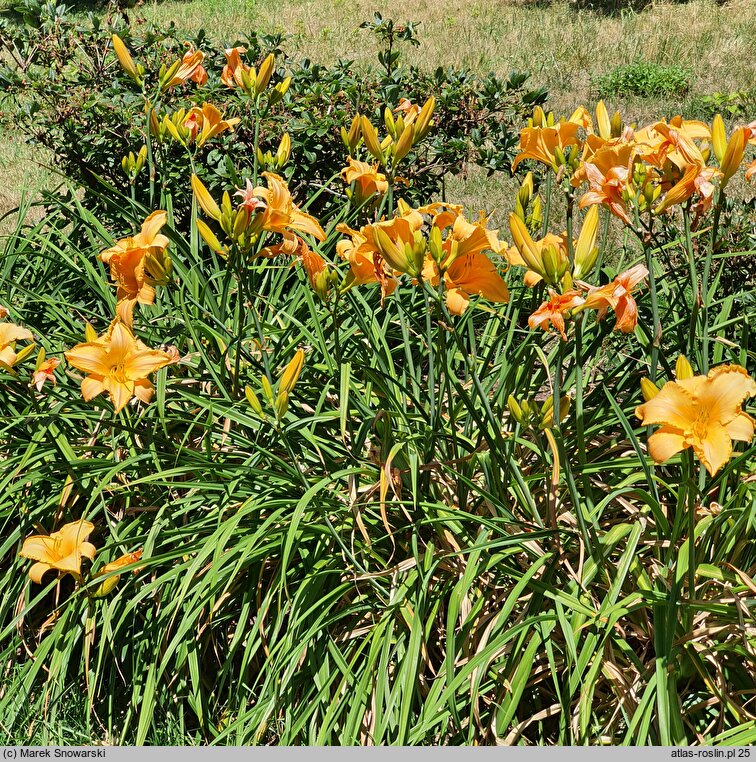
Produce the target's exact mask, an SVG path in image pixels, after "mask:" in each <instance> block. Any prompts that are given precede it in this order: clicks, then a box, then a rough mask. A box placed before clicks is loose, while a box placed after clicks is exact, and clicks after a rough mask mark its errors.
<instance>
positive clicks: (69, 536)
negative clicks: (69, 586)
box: [19, 520, 97, 584]
mask: <svg viewBox="0 0 756 762" xmlns="http://www.w3.org/2000/svg"><path fill="white" fill-rule="evenodd" d="M93 531H94V524H92V523H90V522H89V521H84V520H81V521H74V522H72V523H70V524H65V525H64V526H63V527H61V528H60V529H59V530H58V531H57V532H53V533H52V534H49V535H44V534H35V535H32V536H31V537H27V538H26V539H25V540H24V544H23V546H22V547H21V550H20V552H19V555H20V556H22V557H23V558H29V559H31V560H32V561H36V562H37V563H35V564H33V565H32V567H31V569H29V579H31V581H32V582H36V583H37V584H42V577H43V576H44V574H45V572H47V571H50V570H51V569H57V570H58V571H59V572H63V574H64V575H65V574H71V575H72V576H73V577H74V579H76V580H77V581H78V580H80V579H81V559H82V558H88V559H89V560H90V561H91V560H92V559H93V558H94V557H95V553H96V552H97V549H96V548H95V546H94V545H92V543H91V542H86V539H87V537H89V535H90V534H91V533H92V532H93Z"/></svg>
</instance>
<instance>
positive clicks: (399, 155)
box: [394, 124, 415, 164]
mask: <svg viewBox="0 0 756 762" xmlns="http://www.w3.org/2000/svg"><path fill="white" fill-rule="evenodd" d="M414 133H415V128H414V126H413V125H411V124H408V125H407V126H406V127H405V128H404V132H403V133H402V134H401V135H400V137H399V141H398V142H397V144H396V150H395V153H394V164H398V163H399V162H400V161H401V160H402V159H403V158H404V157H405V156H406V155H407V154H408V153H409V151H410V149H411V148H412V142H413V136H414Z"/></svg>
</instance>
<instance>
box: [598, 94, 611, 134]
mask: <svg viewBox="0 0 756 762" xmlns="http://www.w3.org/2000/svg"><path fill="white" fill-rule="evenodd" d="M596 124H597V126H598V134H599V137H601V138H603V139H604V140H609V138H611V136H612V123H611V120H610V119H609V112H608V111H607V110H606V105H605V104H604V101H599V102H598V103H597V104H596Z"/></svg>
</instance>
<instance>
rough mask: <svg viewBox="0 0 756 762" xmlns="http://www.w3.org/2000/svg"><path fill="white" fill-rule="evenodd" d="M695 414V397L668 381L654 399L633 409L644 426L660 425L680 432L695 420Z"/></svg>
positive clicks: (696, 406) (696, 408)
mask: <svg viewBox="0 0 756 762" xmlns="http://www.w3.org/2000/svg"><path fill="white" fill-rule="evenodd" d="M697 412H698V405H697V403H696V399H695V397H693V395H692V394H690V393H688V392H686V391H685V390H684V389H683V388H682V387H681V386H680V385H679V384H677V383H675V382H674V381H668V382H667V383H666V384H664V386H663V387H662V388H661V390H660V391H659V394H657V395H656V397H654V398H653V399H652V400H649V401H648V402H646V403H644V404H643V405H639V406H638V407H637V408H636V409H635V415H636V416H637V417H638V418H640V419H641V421H642V422H643V424H644V425H646V426H649V425H652V424H662V425H665V426H671V427H673V428H675V429H679V430H681V431H684V430H685V429H687V428H688V427H689V425H690V422H691V421H694V420H695V419H696V414H697Z"/></svg>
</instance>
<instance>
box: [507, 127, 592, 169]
mask: <svg viewBox="0 0 756 762" xmlns="http://www.w3.org/2000/svg"><path fill="white" fill-rule="evenodd" d="M579 129H580V125H579V124H577V123H575V122H560V123H559V124H555V125H554V126H553V127H526V128H525V129H523V130H521V131H520V151H521V153H520V154H519V155H518V156H517V158H516V159H515V160H514V161H513V162H512V171H513V172H514V170H515V169H516V168H517V165H518V164H519V163H520V162H521V161H524V160H525V159H533V160H535V161H540V162H542V163H543V164H547V165H548V166H550V167H551V168H552V169H556V167H557V162H556V153H555V151H556V149H557V148H559V149H560V150H561V151H562V152H564V151H565V149H566V148H567V147H568V146H578V145H580V138H579V137H578V130H579Z"/></svg>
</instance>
